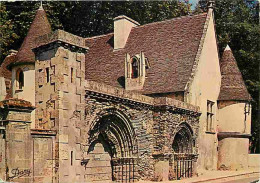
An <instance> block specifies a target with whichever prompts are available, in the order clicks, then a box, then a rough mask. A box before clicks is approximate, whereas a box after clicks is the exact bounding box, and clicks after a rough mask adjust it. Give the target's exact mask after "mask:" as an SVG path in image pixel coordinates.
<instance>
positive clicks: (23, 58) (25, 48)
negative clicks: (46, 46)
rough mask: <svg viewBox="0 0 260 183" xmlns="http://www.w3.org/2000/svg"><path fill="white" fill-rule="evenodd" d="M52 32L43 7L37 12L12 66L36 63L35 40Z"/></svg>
mask: <svg viewBox="0 0 260 183" xmlns="http://www.w3.org/2000/svg"><path fill="white" fill-rule="evenodd" d="M50 32H51V25H50V23H49V21H48V19H47V16H46V13H45V11H44V9H43V8H42V6H40V8H39V9H38V10H37V12H36V15H35V17H34V20H33V22H32V24H31V26H30V29H29V31H28V33H27V36H26V37H25V39H24V41H23V44H22V46H21V47H20V49H19V50H18V53H17V55H16V59H15V61H14V62H13V63H12V64H11V65H16V64H20V63H34V62H35V55H34V53H33V51H32V48H33V46H34V40H35V38H37V37H39V36H42V35H45V34H48V33H50Z"/></svg>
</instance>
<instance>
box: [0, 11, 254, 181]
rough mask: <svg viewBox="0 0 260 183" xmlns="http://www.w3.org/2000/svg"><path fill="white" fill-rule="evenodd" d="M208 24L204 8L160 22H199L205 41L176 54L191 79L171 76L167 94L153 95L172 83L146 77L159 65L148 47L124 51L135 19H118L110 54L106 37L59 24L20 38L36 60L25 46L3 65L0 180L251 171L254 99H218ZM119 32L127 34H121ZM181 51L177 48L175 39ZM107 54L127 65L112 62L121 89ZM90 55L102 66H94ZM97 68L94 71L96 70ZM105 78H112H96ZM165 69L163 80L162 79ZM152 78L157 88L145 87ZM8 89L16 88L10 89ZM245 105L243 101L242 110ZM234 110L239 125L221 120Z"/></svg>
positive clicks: (210, 20)
mask: <svg viewBox="0 0 260 183" xmlns="http://www.w3.org/2000/svg"><path fill="white" fill-rule="evenodd" d="M43 11H44V10H43V9H39V10H38V11H37V14H36V18H37V17H38V18H37V21H38V24H37V25H40V23H42V24H44V23H46V22H45V21H46V19H45V18H44V17H45V16H46V15H45V14H44V13H43ZM41 16H43V18H42V19H41V18H39V17H41ZM193 18H194V19H193ZM213 20H214V17H213V13H212V10H209V12H208V13H207V14H201V15H197V16H194V17H192V16H191V17H189V16H188V17H182V18H179V19H176V20H175V19H173V20H170V21H166V22H167V25H168V24H169V25H171V24H172V25H173V26H177V27H178V25H179V23H178V21H184V22H187V25H188V24H189V22H190V24H192V25H193V22H194V21H195V22H197V26H198V27H200V29H198V30H201V32H200V34H201V38H200V39H197V38H196V39H194V40H195V42H194V44H195V43H198V50H196V49H194V50H195V52H194V53H193V56H194V57H192V58H187V57H183V58H180V59H179V61H178V64H177V65H176V64H174V62H172V64H173V66H178V68H179V69H180V70H181V69H182V70H183V71H185V69H186V68H185V67H188V66H189V67H190V68H192V72H191V73H189V74H190V76H189V77H188V75H187V76H185V77H184V76H183V78H182V76H179V77H180V79H178V78H174V80H175V82H176V86H175V85H170V86H172V87H176V88H177V89H176V90H174V91H167V92H166V91H164V92H158V91H160V90H162V89H163V88H167V87H168V88H169V84H167V83H161V84H160V80H159V81H157V82H158V83H154V81H153V82H151V80H149V79H150V78H151V79H153V78H154V76H153V74H154V73H152V72H153V69H155V68H158V67H164V66H162V65H160V66H156V65H155V63H154V60H153V56H151V55H149V54H148V53H149V52H148V51H146V50H145V49H144V50H143V49H140V50H138V52H137V51H136V52H135V54H133V53H132V52H133V49H130V48H129V44H131V41H129V40H128V39H130V40H132V41H133V40H134V39H133V37H131V34H132V31H137V33H133V35H135V36H136V35H138V31H139V28H138V27H139V24H138V23H137V22H135V21H133V20H131V19H130V18H128V17H125V16H120V17H118V18H116V19H115V22H116V24H115V26H116V27H115V33H114V34H115V39H116V45H115V47H116V49H114V50H113V49H112V52H113V53H112V52H111V53H108V51H107V50H106V48H103V49H101V48H102V44H103V43H99V42H100V40H102V39H103V38H106V36H107V35H105V36H101V37H94V38H82V37H79V36H76V35H72V34H70V33H67V32H65V31H62V30H57V31H54V32H49V33H48V26H47V28H46V27H45V28H46V29H44V30H45V31H43V32H42V33H41V32H38V33H37V35H34V34H33V30H32V29H34V28H33V27H34V26H31V28H30V31H29V33H28V35H27V38H26V39H27V40H33V41H32V42H30V43H33V44H31V45H30V46H29V48H30V49H31V51H33V54H34V56H35V60H34V61H33V62H31V60H30V62H25V61H23V60H21V58H23V57H21V53H23V52H24V49H25V48H26V49H27V48H28V45H23V46H22V48H21V50H22V51H21V50H19V51H18V53H17V54H18V55H19V58H20V59H17V60H16V59H15V57H14V59H13V60H12V59H10V58H11V57H12V55H11V56H9V57H8V62H10V63H8V64H7V63H6V62H7V61H6V62H4V64H3V65H5V64H6V65H8V68H9V69H10V70H12V79H11V81H12V85H11V86H12V89H11V90H10V88H7V87H6V88H5V89H3V90H2V88H1V92H0V93H1V99H3V100H2V101H0V132H1V136H0V148H1V151H0V153H1V154H0V178H2V179H5V180H8V181H15V182H111V181H114V182H135V181H138V180H153V181H162V180H173V179H181V178H186V177H191V176H192V175H194V174H196V173H197V172H199V171H201V170H205V169H217V168H220V169H239V168H247V167H248V162H247V161H248V160H247V158H248V154H247V150H248V149H247V148H248V137H249V136H250V106H249V101H250V97H249V98H243V99H241V100H239V99H228V98H225V99H223V98H222V99H219V100H218V97H219V95H220V92H222V93H223V87H222V86H223V85H221V74H222V73H221V72H222V71H221V70H220V66H219V58H218V53H217V46H216V40H215V30H214V21H213ZM39 21H42V22H39ZM171 21H172V22H171ZM164 23H165V22H159V23H157V24H162V26H164ZM33 25H34V23H33ZM154 25H156V23H155V24H151V26H154ZM149 26H150V25H149V24H148V25H144V26H143V27H142V26H140V29H146V28H147V27H149ZM122 29H125V30H124V31H123V32H124V34H121V33H122V32H121V33H120V34H118V32H120V31H121V30H122ZM153 30H154V31H156V29H153ZM184 30H185V29H184ZM157 31H159V30H157ZM46 32H47V34H46ZM126 34H130V37H128V35H126ZM142 35H144V34H142ZM108 36H110V34H109V35H108ZM33 38H34V39H33ZM96 39H97V40H96ZM92 41H94V42H95V43H97V44H100V45H98V46H95V44H94V42H92ZM105 42H106V41H105ZM106 43H107V42H106ZM103 46H104V45H103ZM106 46H107V45H106ZM96 48H98V50H99V51H100V50H102V51H103V52H104V54H105V55H106V54H107V57H106V58H105V61H107V62H108V64H109V61H111V63H110V65H107V67H106V68H107V72H101V70H102V69H104V67H103V65H102V64H103V63H102V59H104V57H102V56H103V55H102V54H97V53H96V51H95V49H96ZM127 48H129V50H127ZM178 48H179V49H180V50H181V48H182V47H181V45H179V46H178V47H177V49H178ZM109 49H110V48H109ZM124 49H125V50H124ZM110 51H111V49H110ZM184 52H185V50H184ZM95 54H97V55H96V57H93V55H95ZM109 54H114V55H113V57H111V56H109ZM157 54H160V52H158V53H157ZM130 55H131V56H133V55H134V57H131V56H130ZM180 55H183V54H180ZM212 55H214V58H213V59H211V62H210V63H209V61H208V59H209V57H212ZM14 56H15V55H14ZM99 56H100V58H99ZM17 58H18V57H17ZM111 58H117V59H118V60H119V61H120V65H121V66H123V67H120V68H118V70H120V71H123V73H124V77H123V80H122V77H121V79H120V78H119V79H118V80H119V81H118V82H119V83H120V82H121V81H125V84H124V86H123V87H116V86H114V84H112V83H111V84H110V83H109V79H111V78H113V73H111V72H113V71H111V70H110V69H112V70H113V69H114V68H112V66H113V64H115V60H114V59H111ZM121 58H123V59H121ZM132 58H134V59H135V61H134V59H132ZM158 58H160V56H158ZM25 59H28V58H25ZM30 59H31V58H30ZM95 59H98V60H99V63H100V66H98V67H95V66H97V65H98V64H97V63H94V64H93V60H95ZM106 59H107V60H106ZM110 59H111V60H110ZM165 59H166V60H167V59H169V58H167V57H165ZM172 59H173V61H174V59H176V58H172ZM185 59H186V60H185ZM189 59H190V60H193V61H194V60H195V61H194V62H193V61H192V63H193V64H188V61H189ZM182 60H185V61H186V62H187V63H186V64H183V65H184V66H185V67H184V66H182V65H180V64H181V63H182ZM167 62H170V61H169V60H168V61H167ZM18 63H19V64H18ZM91 63H92V64H91ZM170 63H171V62H170ZM203 66H204V67H203ZM205 66H207V67H205ZM1 67H2V66H1ZM94 67H95V69H94ZM183 67H184V68H183ZM210 67H211V68H210ZM205 68H208V69H207V72H205V70H204V69H205ZM1 69H2V70H1V72H2V77H1V80H0V82H1V83H0V86H6V85H4V81H5V80H8V79H9V80H10V78H8V77H6V76H7V75H4V74H3V73H4V72H5V73H6V72H11V71H8V70H6V69H3V68H1ZM149 69H150V70H149ZM164 69H165V68H164ZM168 69H171V68H168ZM90 71H91V73H89V72H90ZM166 71H167V70H166ZM166 71H165V72H166ZM175 71H176V72H180V71H178V70H176V69H175ZM95 72H97V73H98V74H96V75H93V73H95ZM114 72H115V74H117V73H116V72H117V71H116V70H114ZM167 72H168V71H167ZM186 72H187V71H186ZM104 74H105V75H107V76H106V77H109V78H108V79H107V80H104V82H98V79H99V77H102V76H103V75H104ZM158 74H160V73H158ZM165 74H166V77H167V73H163V75H164V76H162V80H167V78H165ZM170 74H174V73H169V75H168V76H169V78H168V79H169V80H171V76H170ZM175 74H176V73H175ZM172 76H174V77H176V75H172ZM30 81H31V82H30ZM184 81H185V82H184ZM149 82H150V83H153V85H154V87H157V88H153V87H151V86H148V84H149ZM171 82H172V81H171ZM178 82H179V83H178ZM239 82H240V83H241V78H238V83H239ZM242 82H243V80H242ZM28 83H30V84H28ZM32 85H33V87H32ZM177 85H179V86H177ZM8 87H9V86H8ZM160 87H161V88H160ZM221 87H222V88H221ZM225 87H228V86H225ZM225 87H224V88H225ZM149 88H152V89H154V90H157V89H158V90H157V92H152V90H151V89H149ZM181 88H183V90H182V89H181ZM220 88H221V91H220ZM178 89H180V90H179V91H177V90H178ZM9 90H10V91H12V93H11V94H9V95H8V94H7V92H6V91H9ZM224 92H225V89H224ZM243 92H244V93H245V92H247V91H243ZM247 94H248V93H246V94H245V95H247ZM10 95H11V97H8V96H10ZM225 96H226V95H225ZM248 96H249V95H248ZM243 106H247V107H248V108H247V110H246V112H247V113H244V112H243V110H242V108H243ZM229 108H230V109H229ZM237 109H239V115H238V116H237V118H236V119H235V120H233V122H232V124H233V126H236V127H237V128H233V126H228V125H226V122H225V120H230V115H231V116H232V114H230V113H229V112H230V111H234V110H237ZM240 109H241V110H240ZM245 117H246V119H245ZM245 120H246V121H245ZM231 121H232V119H231ZM244 122H245V123H244ZM243 125H245V128H242V127H243ZM241 130H242V131H241ZM205 139H206V140H207V141H206V140H205ZM230 145H232V146H234V149H236V148H241V151H240V152H236V153H237V154H238V156H233V159H229V155H230V154H234V152H233V151H232V150H230V148H227V146H230ZM239 153H240V154H239ZM225 154H228V156H225ZM242 156H243V160H241V162H238V161H237V160H238V159H240V158H241V157H242Z"/></svg>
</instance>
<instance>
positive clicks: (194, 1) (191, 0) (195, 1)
mask: <svg viewBox="0 0 260 183" xmlns="http://www.w3.org/2000/svg"><path fill="white" fill-rule="evenodd" d="M189 2H190V3H191V4H192V7H191V8H192V9H194V8H195V6H196V4H197V3H198V0H189Z"/></svg>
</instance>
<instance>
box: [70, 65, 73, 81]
mask: <svg viewBox="0 0 260 183" xmlns="http://www.w3.org/2000/svg"><path fill="white" fill-rule="evenodd" d="M70 82H71V83H73V68H71V69H70Z"/></svg>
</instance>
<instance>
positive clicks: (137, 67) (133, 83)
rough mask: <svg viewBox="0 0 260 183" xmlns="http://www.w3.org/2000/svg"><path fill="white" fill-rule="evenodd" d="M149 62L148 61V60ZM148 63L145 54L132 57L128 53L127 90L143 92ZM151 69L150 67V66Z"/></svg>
mask: <svg viewBox="0 0 260 183" xmlns="http://www.w3.org/2000/svg"><path fill="white" fill-rule="evenodd" d="M147 61H148V60H147ZM147 66H148V64H147V63H146V60H145V57H144V53H143V52H140V54H137V55H134V56H132V57H130V55H129V54H128V53H127V54H126V57H125V89H126V90H141V89H143V86H144V82H145V77H146V76H145V70H146V68H147ZM148 67H149V66H148Z"/></svg>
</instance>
